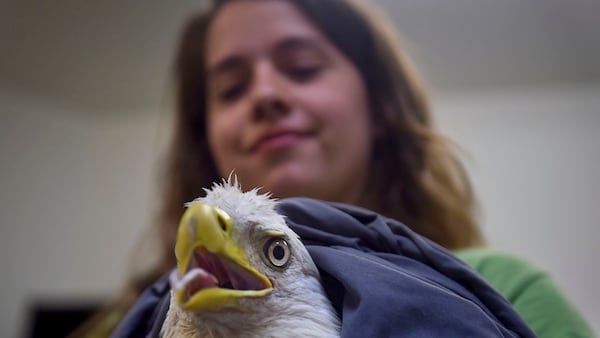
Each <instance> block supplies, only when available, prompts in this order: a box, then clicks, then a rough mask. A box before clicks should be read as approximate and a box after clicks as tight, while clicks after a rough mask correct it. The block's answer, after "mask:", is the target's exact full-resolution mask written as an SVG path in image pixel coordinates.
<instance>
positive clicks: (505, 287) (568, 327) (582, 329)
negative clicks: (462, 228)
mask: <svg viewBox="0 0 600 338" xmlns="http://www.w3.org/2000/svg"><path fill="white" fill-rule="evenodd" d="M454 253H455V254H456V255H457V256H458V257H459V258H460V259H462V260H463V261H465V262H466V263H467V264H468V265H470V266H471V267H472V268H473V269H475V270H476V271H477V272H479V273H480V274H481V275H482V276H483V277H484V278H485V279H486V280H487V281H488V282H489V283H490V284H491V285H492V286H493V287H494V288H496V290H497V291H498V292H499V293H500V294H502V295H503V296H504V297H505V298H506V299H507V300H508V301H509V302H510V303H511V304H512V305H513V306H514V308H515V310H516V311H517V312H518V313H519V314H520V315H521V317H522V318H523V319H524V320H525V322H526V323H527V324H528V325H529V327H530V328H531V329H532V330H533V331H534V332H535V334H536V335H537V336H538V337H540V338H554V337H556V338H566V337H595V335H594V333H593V331H592V329H591V328H590V326H589V325H588V324H587V323H586V322H585V320H584V319H583V318H582V317H581V315H580V314H579V313H578V312H577V310H576V309H575V307H574V306H573V305H572V304H571V303H570V302H569V301H568V300H567V299H566V298H565V297H564V296H563V295H562V293H561V292H560V290H559V289H558V287H557V286H556V285H555V284H554V283H553V282H552V280H551V279H550V277H549V275H548V274H547V273H546V272H544V271H542V270H541V269H539V268H537V267H535V266H533V265H532V264H530V263H529V262H526V261H524V260H523V259H521V258H519V257H516V256H514V255H510V254H508V253H506V252H503V251H499V250H494V249H490V248H471V249H462V250H458V251H455V252H454Z"/></svg>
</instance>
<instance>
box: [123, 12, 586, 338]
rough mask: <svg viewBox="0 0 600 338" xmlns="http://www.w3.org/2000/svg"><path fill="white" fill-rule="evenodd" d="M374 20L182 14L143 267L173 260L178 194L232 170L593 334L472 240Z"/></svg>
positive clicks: (436, 149)
mask: <svg viewBox="0 0 600 338" xmlns="http://www.w3.org/2000/svg"><path fill="white" fill-rule="evenodd" d="M381 22H382V20H381V18H379V17H377V18H375V17H374V16H371V15H369V14H368V13H367V12H366V11H365V10H364V9H359V8H357V7H356V6H355V5H353V4H351V3H349V2H347V1H343V0H304V1H294V0H287V1H286V0H262V1H258V0H231V1H216V3H215V4H214V6H212V7H211V8H210V9H209V10H207V11H205V12H203V13H201V14H199V15H198V16H196V17H194V18H192V20H191V21H190V22H189V23H188V25H187V26H186V28H185V30H184V32H183V35H182V39H181V42H180V47H179V51H178V55H177V59H176V65H177V68H176V86H177V87H176V88H177V104H178V106H177V108H178V109H177V112H178V114H177V118H176V121H175V133H174V139H173V143H172V147H171V152H170V157H169V158H168V172H167V180H166V182H165V183H166V184H165V192H166V193H165V199H164V201H163V209H162V214H161V219H160V221H159V224H161V226H162V228H161V229H162V238H163V239H164V241H163V244H164V245H163V248H162V249H163V255H162V256H163V261H162V265H161V267H160V268H159V269H158V270H157V271H154V273H153V274H151V275H152V276H153V277H154V276H158V275H160V274H161V273H163V272H166V271H168V270H169V269H171V268H172V267H173V266H174V257H173V254H172V252H173V245H174V236H175V227H176V225H177V223H178V220H179V218H180V216H181V214H182V212H183V207H182V206H183V205H184V203H185V202H188V201H191V200H193V199H194V198H195V197H197V196H200V195H202V194H203V191H202V188H204V187H209V186H211V185H212V183H213V182H215V181H219V180H220V179H221V178H222V177H227V176H228V175H229V174H230V173H231V172H234V173H235V174H236V175H237V177H238V179H239V181H240V183H241V185H242V187H243V188H245V189H251V188H254V187H262V189H263V191H269V192H271V193H273V195H274V196H275V197H289V196H308V197H313V198H318V199H323V200H329V201H338V202H345V203H349V204H355V205H359V206H363V207H366V208H369V209H372V210H374V211H376V212H379V213H381V214H384V215H386V216H389V217H392V218H395V219H398V220H400V221H402V222H403V223H405V224H407V225H408V226H410V227H411V228H412V229H413V230H414V231H416V232H417V233H420V234H421V235H424V236H425V237H428V238H430V239H432V240H433V241H435V242H437V243H439V244H441V245H442V246H444V247H446V248H447V249H450V250H454V252H455V253H456V254H457V255H458V256H459V257H461V258H463V259H464V260H465V261H466V262H467V263H468V264H470V265H472V266H473V267H474V268H475V269H476V270H478V271H479V272H480V273H481V274H482V275H483V276H484V277H485V278H486V279H487V280H488V282H489V283H491V284H492V285H493V286H495V287H496V288H497V289H498V291H499V292H500V293H502V294H503V295H504V296H505V297H506V298H507V299H508V300H509V301H510V302H511V303H512V304H513V306H514V307H515V308H516V310H517V311H518V312H519V313H520V314H521V316H522V317H523V318H524V320H525V321H526V322H527V323H528V325H530V327H531V328H532V329H533V330H534V331H535V332H536V334H537V335H538V336H540V337H554V336H556V337H567V336H569V335H570V334H571V335H572V336H591V335H592V333H591V331H590V329H589V328H588V326H587V325H586V324H585V322H584V321H583V320H582V319H581V317H579V315H578V314H577V312H576V311H575V310H574V309H573V308H572V307H571V305H570V304H569V303H568V301H567V300H565V299H564V298H563V297H562V296H561V294H560V292H559V291H558V289H557V288H556V287H555V286H554V285H553V284H552V282H551V281H550V280H549V279H548V277H547V276H546V275H545V274H543V273H542V272H540V271H539V270H538V269H536V268H535V267H532V266H530V265H528V264H527V263H525V262H523V261H521V260H520V259H518V258H514V257H511V256H509V255H506V254H504V253H500V252H494V251H492V250H489V249H486V248H483V247H482V245H483V244H484V240H483V238H482V235H481V233H480V230H479V228H478V226H477V222H476V219H475V216H474V213H475V199H474V195H473V191H472V189H471V186H470V184H469V181H468V179H467V177H466V175H465V172H464V170H463V168H462V166H461V165H460V163H459V161H458V159H457V158H456V156H455V155H454V153H453V151H452V147H451V144H450V143H449V142H448V141H447V140H446V139H444V138H443V137H441V136H440V135H439V134H438V133H437V131H436V130H435V129H434V127H433V121H432V117H431V115H430V112H429V108H428V106H427V102H426V99H425V96H424V93H423V90H422V88H421V86H420V84H419V83H418V80H417V78H416V76H415V74H414V72H413V70H412V68H411V67H410V65H409V64H408V62H407V60H406V59H405V57H404V56H403V54H402V53H401V50H400V48H399V47H398V46H397V45H396V43H395V39H394V36H393V34H391V33H390V32H391V30H389V29H388V28H387V27H385V26H383V25H382V24H381ZM141 284H145V283H141ZM112 313H114V311H113V312H112Z"/></svg>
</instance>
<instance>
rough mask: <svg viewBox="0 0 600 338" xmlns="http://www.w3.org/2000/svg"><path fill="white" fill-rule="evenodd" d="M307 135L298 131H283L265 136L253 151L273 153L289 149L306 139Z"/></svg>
mask: <svg viewBox="0 0 600 338" xmlns="http://www.w3.org/2000/svg"><path fill="white" fill-rule="evenodd" d="M306 137H307V135H305V134H301V133H296V132H282V133H277V134H273V135H269V136H266V137H263V138H262V139H260V141H258V142H257V143H256V144H255V145H254V146H253V147H252V148H251V152H253V153H272V152H277V151H281V150H284V149H287V148H289V147H291V146H293V145H295V144H297V143H299V142H301V141H303V140H304V139H306Z"/></svg>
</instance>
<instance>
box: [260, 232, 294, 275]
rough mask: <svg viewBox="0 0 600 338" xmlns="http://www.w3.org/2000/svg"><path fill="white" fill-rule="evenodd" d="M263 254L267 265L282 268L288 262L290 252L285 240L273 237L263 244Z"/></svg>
mask: <svg viewBox="0 0 600 338" xmlns="http://www.w3.org/2000/svg"><path fill="white" fill-rule="evenodd" d="M263 254H264V255H263V256H264V259H265V262H266V263H267V264H268V265H270V266H272V267H274V268H284V267H285V266H286V265H287V263H288V262H289V260H290V257H291V254H292V251H291V249H290V246H289V244H288V242H287V241H286V240H285V239H283V238H280V237H273V238H270V239H268V240H267V241H266V242H265V245H264V246H263Z"/></svg>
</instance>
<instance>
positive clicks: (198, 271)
mask: <svg viewBox="0 0 600 338" xmlns="http://www.w3.org/2000/svg"><path fill="white" fill-rule="evenodd" d="M233 235H234V233H233V220H232V219H231V218H230V217H229V215H227V214H226V213H225V212H224V211H223V210H221V209H219V208H215V207H212V206H209V205H206V204H203V203H193V204H191V205H190V206H189V207H188V209H187V210H186V212H185V213H184V214H183V217H182V218H181V222H180V224H179V229H178V231H177V242H176V244H175V256H176V258H177V277H176V279H177V280H176V281H175V285H174V286H173V288H174V294H175V301H176V302H177V303H178V304H179V306H181V308H183V309H184V310H189V311H217V310H219V309H222V308H224V307H227V306H228V305H235V303H236V301H237V300H238V299H240V298H248V297H262V296H265V295H268V294H269V293H271V291H272V289H273V285H272V283H271V281H270V280H269V279H268V278H267V277H266V276H265V275H263V274H261V273H260V272H258V271H257V270H256V269H255V268H254V267H252V266H251V265H250V262H249V260H248V256H247V255H246V253H245V252H244V250H242V249H241V248H240V247H239V246H238V245H237V244H236V243H235V242H234V236H233Z"/></svg>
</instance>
